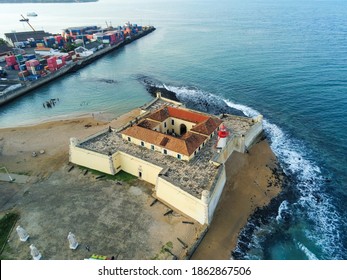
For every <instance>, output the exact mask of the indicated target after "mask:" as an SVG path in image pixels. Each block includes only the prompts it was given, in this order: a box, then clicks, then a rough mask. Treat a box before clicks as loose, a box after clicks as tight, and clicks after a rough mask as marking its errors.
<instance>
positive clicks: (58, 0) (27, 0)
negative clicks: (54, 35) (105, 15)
mask: <svg viewBox="0 0 347 280" xmlns="http://www.w3.org/2000/svg"><path fill="white" fill-rule="evenodd" d="M98 1H99V0H11V1H10V0H0V4H2V3H6V4H17V3H79V2H80V3H82V2H98Z"/></svg>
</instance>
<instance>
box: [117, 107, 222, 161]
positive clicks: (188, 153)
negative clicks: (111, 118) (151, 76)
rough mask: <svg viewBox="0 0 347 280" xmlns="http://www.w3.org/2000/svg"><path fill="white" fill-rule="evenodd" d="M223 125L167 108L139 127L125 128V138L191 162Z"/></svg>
mask: <svg viewBox="0 0 347 280" xmlns="http://www.w3.org/2000/svg"><path fill="white" fill-rule="evenodd" d="M221 123H222V121H221V120H220V119H218V118H217V117H212V116H209V115H205V114H202V113H197V112H193V111H191V110H187V109H182V108H175V107H170V106H165V107H163V108H161V109H159V110H157V111H155V112H153V113H152V114H150V115H149V116H147V117H146V118H145V119H144V120H143V121H141V122H140V123H139V124H138V125H135V126H132V127H129V128H127V129H125V130H124V131H123V132H122V137H123V139H126V140H127V141H129V142H132V143H134V144H136V145H140V146H142V147H145V148H148V149H150V150H154V151H159V152H161V153H163V154H166V155H170V156H173V157H176V158H178V159H183V160H187V161H189V160H190V159H192V158H193V157H194V155H196V154H197V153H198V152H199V151H200V149H201V148H202V147H203V146H204V145H205V143H206V142H207V141H208V140H209V139H210V138H212V136H213V135H214V134H215V133H216V131H217V130H218V127H219V125H220V124H221Z"/></svg>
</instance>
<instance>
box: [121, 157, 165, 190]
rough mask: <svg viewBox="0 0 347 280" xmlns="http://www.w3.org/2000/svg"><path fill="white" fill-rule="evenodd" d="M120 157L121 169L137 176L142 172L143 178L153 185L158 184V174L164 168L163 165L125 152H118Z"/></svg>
mask: <svg viewBox="0 0 347 280" xmlns="http://www.w3.org/2000/svg"><path fill="white" fill-rule="evenodd" d="M118 157H119V158H120V162H121V169H122V170H123V171H125V172H127V173H130V174H132V175H134V176H136V177H139V172H141V179H142V180H145V181H146V182H148V183H151V184H153V185H155V184H156V181H157V177H158V174H159V173H160V171H161V170H162V169H163V168H162V167H160V166H157V165H155V164H152V163H149V162H147V161H145V160H142V159H139V158H137V157H134V156H131V155H128V154H126V153H123V152H118Z"/></svg>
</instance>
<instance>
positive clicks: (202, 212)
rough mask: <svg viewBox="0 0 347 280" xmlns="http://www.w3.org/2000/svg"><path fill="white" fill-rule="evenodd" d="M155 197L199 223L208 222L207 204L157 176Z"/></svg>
mask: <svg viewBox="0 0 347 280" xmlns="http://www.w3.org/2000/svg"><path fill="white" fill-rule="evenodd" d="M155 194H156V197H157V198H158V199H159V200H161V201H163V202H164V203H165V204H168V205H169V206H170V207H172V208H173V209H176V210H178V211H179V212H181V213H183V214H185V215H187V216H189V217H191V218H193V219H194V220H196V221H198V222H199V223H201V224H205V223H208V215H207V204H206V203H204V202H203V201H202V200H201V199H198V198H196V197H194V196H192V195H190V194H189V193H187V192H185V191H183V190H182V189H180V188H178V187H176V186H175V185H174V184H173V183H171V182H169V181H167V180H165V179H164V178H163V177H158V180H157V185H156V187H155Z"/></svg>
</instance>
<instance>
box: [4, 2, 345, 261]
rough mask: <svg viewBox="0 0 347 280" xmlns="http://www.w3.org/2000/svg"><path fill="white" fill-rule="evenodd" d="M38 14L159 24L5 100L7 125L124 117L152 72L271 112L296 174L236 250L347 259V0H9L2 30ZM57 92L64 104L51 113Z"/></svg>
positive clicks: (274, 143)
mask: <svg viewBox="0 0 347 280" xmlns="http://www.w3.org/2000/svg"><path fill="white" fill-rule="evenodd" d="M77 10H78V15H77V13H76V11H77ZM30 11H34V12H36V13H37V14H38V17H36V18H31V19H30V23H31V24H32V25H33V26H34V27H36V28H37V29H45V30H46V31H49V32H59V31H60V30H61V29H62V28H64V27H69V26H79V25H89V24H91V25H94V24H97V25H102V26H105V25H106V23H105V21H106V22H107V23H108V24H109V23H110V22H111V23H112V25H120V24H123V23H124V22H127V21H131V22H134V23H138V24H140V25H146V24H152V25H154V26H155V27H156V28H157V30H156V31H155V32H153V33H152V34H150V35H148V36H146V37H145V38H142V39H141V40H138V41H136V42H134V43H132V44H131V45H127V46H126V47H125V48H123V49H121V50H119V51H117V52H114V53H112V54H110V55H107V56H105V57H103V58H102V59H100V60H98V61H97V62H96V63H94V64H92V65H90V66H88V67H86V68H84V69H82V70H80V71H79V72H77V73H74V74H69V75H67V76H65V77H64V78H62V79H60V80H58V81H55V82H53V83H51V84H49V85H46V86H45V87H43V88H40V89H38V90H36V91H34V92H32V93H30V94H28V95H26V96H24V97H21V98H19V99H17V100H16V101H14V102H12V103H10V104H8V105H6V106H3V107H0V127H8V126H17V125H24V124H28V123H34V122H38V121H45V120H49V119H51V118H56V117H61V116H65V115H74V114H81V113H91V112H99V111H102V112H111V113H113V114H115V115H120V114H122V113H124V112H126V111H128V110H129V109H132V108H134V107H137V106H140V105H142V104H143V103H145V102H147V101H149V100H150V99H151V97H150V96H149V94H148V93H147V92H146V90H145V88H144V86H143V84H142V83H141V82H140V81H139V78H140V77H148V78H149V79H152V80H155V81H157V83H158V85H160V86H163V87H166V88H168V89H170V90H172V91H174V92H176V93H177V96H178V98H179V99H180V100H182V101H183V102H186V103H189V104H190V106H193V107H196V108H199V109H202V110H207V111H208V110H209V108H211V106H208V105H215V106H220V104H223V106H229V107H231V108H235V109H238V110H240V111H242V112H243V113H244V114H246V115H248V116H254V115H257V114H262V115H263V116H264V129H265V132H266V135H267V138H268V139H269V141H270V144H271V148H272V149H273V151H274V152H275V154H276V156H277V157H278V159H279V161H280V164H281V167H282V168H283V170H284V172H285V173H286V174H287V178H288V180H287V182H286V185H285V188H284V191H283V193H282V194H281V195H280V196H279V197H278V198H276V199H275V200H274V201H273V202H272V203H271V205H270V206H269V207H267V208H265V209H261V210H259V211H257V212H256V213H255V215H254V216H253V217H252V218H251V219H250V220H249V222H248V224H247V226H246V227H245V228H244V229H243V231H242V233H241V235H240V238H239V242H238V246H237V248H236V250H235V251H234V252H231V255H232V256H233V257H234V258H237V259H347V233H346V232H347V226H346V225H347V218H346V214H345V213H346V212H347V204H346V199H347V188H346V185H347V184H346V182H347V175H346V174H347V152H346V150H347V144H346V140H347V126H346V121H347V117H346V108H347V36H346V35H347V27H346V24H345V19H346V18H347V3H346V1H342V0H335V1H334V0H330V1H328V0H320V1H318V0H303V1H299V0H291V1H289V0H281V1H278V0H263V1H251V0H244V1H237V0H221V1H208V0H200V1H197V0H177V1H170V0H148V1H140V0H130V1H126V3H125V1H111V0H100V1H98V2H96V3H84V4H46V5H42V4H40V5H36V4H0V15H1V17H0V36H3V33H5V32H11V31H12V30H16V31H24V30H29V28H28V26H26V25H25V24H23V23H21V22H19V19H20V14H23V15H25V14H26V13H27V12H30ZM108 80H111V81H112V83H110V82H109V81H108ZM50 98H59V100H60V101H59V102H58V103H57V105H56V106H55V107H54V108H52V109H50V110H48V109H44V108H43V107H42V103H43V102H45V101H46V100H48V99H50ZM202 104H205V106H203V105H202ZM206 104H207V105H206Z"/></svg>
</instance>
